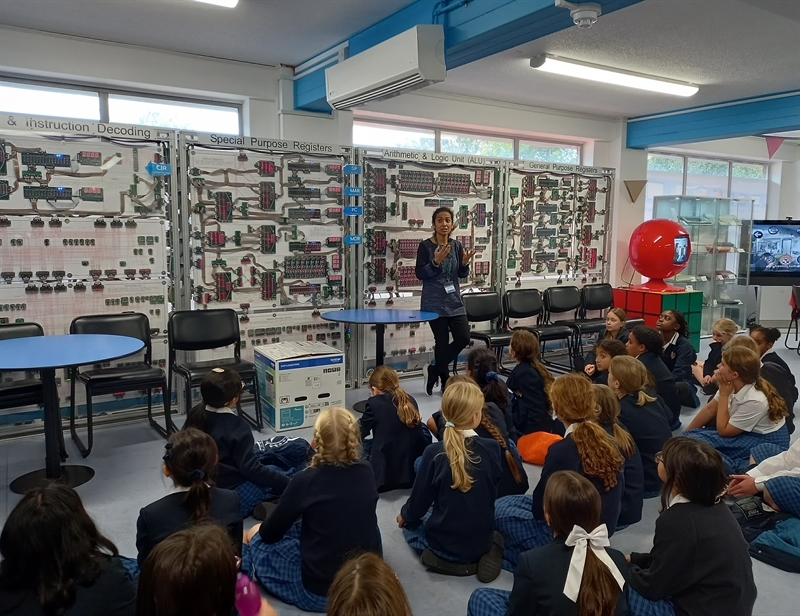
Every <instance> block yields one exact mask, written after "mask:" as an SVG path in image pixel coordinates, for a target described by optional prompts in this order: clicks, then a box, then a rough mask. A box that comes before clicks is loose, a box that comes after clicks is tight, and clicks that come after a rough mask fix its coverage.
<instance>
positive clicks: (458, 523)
mask: <svg viewBox="0 0 800 616" xmlns="http://www.w3.org/2000/svg"><path fill="white" fill-rule="evenodd" d="M483 406H484V398H483V393H482V392H481V390H480V388H479V387H478V386H477V385H475V383H469V382H463V381H459V382H454V381H453V380H452V379H451V380H450V381H448V383H447V389H445V392H444V395H443V396H442V415H443V416H444V419H445V424H444V433H443V435H442V442H440V443H434V444H432V445H429V446H428V448H427V449H425V452H424V453H423V454H422V461H421V464H420V468H419V470H418V471H417V478H416V480H415V481H414V487H413V488H412V490H411V496H409V498H408V501H406V504H405V505H403V508H402V509H401V511H400V515H398V516H397V525H398V526H399V527H400V528H402V529H403V535H404V536H405V539H406V541H407V542H408V544H409V545H410V546H411V547H412V548H414V549H415V550H417V551H418V552H421V558H420V560H421V561H422V564H423V565H425V566H426V567H427V568H428V569H430V570H432V571H435V572H437V573H443V574H446V575H458V576H466V575H475V574H476V573H477V574H478V579H479V580H480V581H481V582H484V583H485V582H491V581H493V580H494V579H496V578H497V576H498V575H500V565H501V558H502V551H503V543H502V537H500V536H499V535H497V534H496V533H495V532H494V501H495V498H496V496H497V486H498V484H499V482H500V477H501V475H502V469H501V466H500V465H501V460H500V445H498V443H497V441H495V440H493V439H487V438H482V437H480V436H478V434H477V433H476V432H475V428H477V427H478V426H479V425H480V423H481V416H482V411H483Z"/></svg>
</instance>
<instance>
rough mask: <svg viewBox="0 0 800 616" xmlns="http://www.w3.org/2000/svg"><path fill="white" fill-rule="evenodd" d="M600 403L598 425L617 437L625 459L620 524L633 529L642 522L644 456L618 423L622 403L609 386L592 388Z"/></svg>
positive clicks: (618, 447)
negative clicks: (632, 526) (620, 403)
mask: <svg viewBox="0 0 800 616" xmlns="http://www.w3.org/2000/svg"><path fill="white" fill-rule="evenodd" d="M592 390H593V391H594V397H595V400H597V423H599V424H600V425H601V426H602V428H603V429H604V430H605V431H606V432H608V433H609V434H610V435H611V436H613V437H614V442H615V443H616V444H617V449H619V452H620V453H621V454H622V455H623V457H624V458H625V465H624V466H623V470H622V474H623V476H624V478H625V491H624V492H623V493H622V504H621V506H620V512H619V518H618V519H617V524H619V525H620V526H630V525H631V524H636V522H638V521H639V520H641V519H642V506H643V505H644V470H643V469H642V456H641V453H639V449H638V448H637V447H636V443H635V442H634V440H633V437H632V436H631V435H630V433H629V432H628V431H627V430H626V429H625V427H624V426H622V425H620V423H619V422H618V421H617V418H618V417H619V399H618V398H617V395H616V394H615V393H614V392H613V391H611V388H610V387H608V385H593V386H592Z"/></svg>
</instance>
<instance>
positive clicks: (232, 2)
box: [194, 0, 239, 9]
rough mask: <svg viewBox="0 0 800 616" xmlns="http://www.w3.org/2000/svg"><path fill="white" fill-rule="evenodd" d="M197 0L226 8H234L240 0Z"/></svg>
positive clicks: (196, 0) (197, 0)
mask: <svg viewBox="0 0 800 616" xmlns="http://www.w3.org/2000/svg"><path fill="white" fill-rule="evenodd" d="M194 1H195V2H202V3H204V4H213V5H214V6H222V7H225V8H226V9H232V8H234V7H235V6H236V5H237V4H239V0H194Z"/></svg>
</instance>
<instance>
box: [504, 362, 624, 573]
mask: <svg viewBox="0 0 800 616" xmlns="http://www.w3.org/2000/svg"><path fill="white" fill-rule="evenodd" d="M548 393H549V396H550V401H551V402H552V403H553V410H554V411H555V413H556V417H558V419H559V421H561V423H563V424H564V427H565V431H564V438H563V439H562V440H560V441H558V442H556V443H553V444H552V445H550V448H549V449H548V450H547V456H546V457H545V461H544V467H543V468H542V475H541V478H540V479H539V483H538V484H536V488H535V489H534V490H533V495H532V496H530V495H527V494H523V495H519V496H506V497H504V498H501V499H498V501H497V505H496V507H495V512H496V513H495V528H497V530H499V531H500V532H501V533H502V535H503V537H504V538H505V542H506V548H505V550H504V552H503V568H504V569H507V570H509V571H513V570H514V567H516V565H517V559H518V558H519V555H520V554H521V553H522V552H524V551H525V550H531V549H533V548H537V547H540V546H542V545H544V544H546V543H549V542H550V540H551V539H552V535H551V533H550V530H549V529H548V526H547V523H546V522H545V518H544V507H543V504H542V503H543V499H544V490H545V486H546V485H547V481H548V479H549V478H550V477H551V476H552V475H553V473H555V472H556V471H566V470H569V471H575V472H576V473H579V474H581V475H583V476H584V477H586V478H587V479H588V480H589V481H591V482H592V484H593V485H594V486H595V488H596V489H597V491H598V492H599V493H600V498H601V500H602V503H603V506H602V514H601V521H602V523H604V524H605V525H606V526H607V528H608V533H609V535H612V534H614V531H615V530H616V528H617V519H618V518H619V512H620V507H621V503H622V492H623V489H624V479H623V475H622V463H623V458H622V456H621V455H620V453H619V449H618V448H617V444H616V443H615V442H614V439H613V438H612V437H611V436H609V434H608V433H607V432H606V431H605V430H604V429H603V428H602V427H601V426H600V425H599V424H598V423H597V422H596V413H597V405H596V402H595V398H594V391H593V390H592V383H591V381H589V379H587V378H586V376H585V375H583V374H578V373H570V374H564V375H561V376H559V377H558V378H557V379H556V380H555V381H554V382H553V384H552V386H551V387H550V391H549V392H548Z"/></svg>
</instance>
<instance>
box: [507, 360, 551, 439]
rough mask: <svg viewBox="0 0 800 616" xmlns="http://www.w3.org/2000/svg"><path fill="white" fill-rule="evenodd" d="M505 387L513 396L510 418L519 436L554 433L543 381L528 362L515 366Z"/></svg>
mask: <svg viewBox="0 0 800 616" xmlns="http://www.w3.org/2000/svg"><path fill="white" fill-rule="evenodd" d="M506 385H507V386H508V388H509V389H510V390H511V393H512V394H513V398H512V402H511V417H512V418H513V422H514V427H515V428H516V429H517V431H518V432H519V433H520V434H530V433H531V432H553V431H554V424H553V418H552V417H551V416H550V402H549V401H548V400H547V394H546V393H545V391H544V380H543V379H542V375H541V374H539V371H538V370H537V369H536V368H535V367H534V366H533V365H532V364H531V363H530V362H527V361H524V362H521V363H519V364H517V365H516V367H515V368H514V370H513V371H512V372H511V375H510V376H509V377H508V381H507V382H506Z"/></svg>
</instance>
